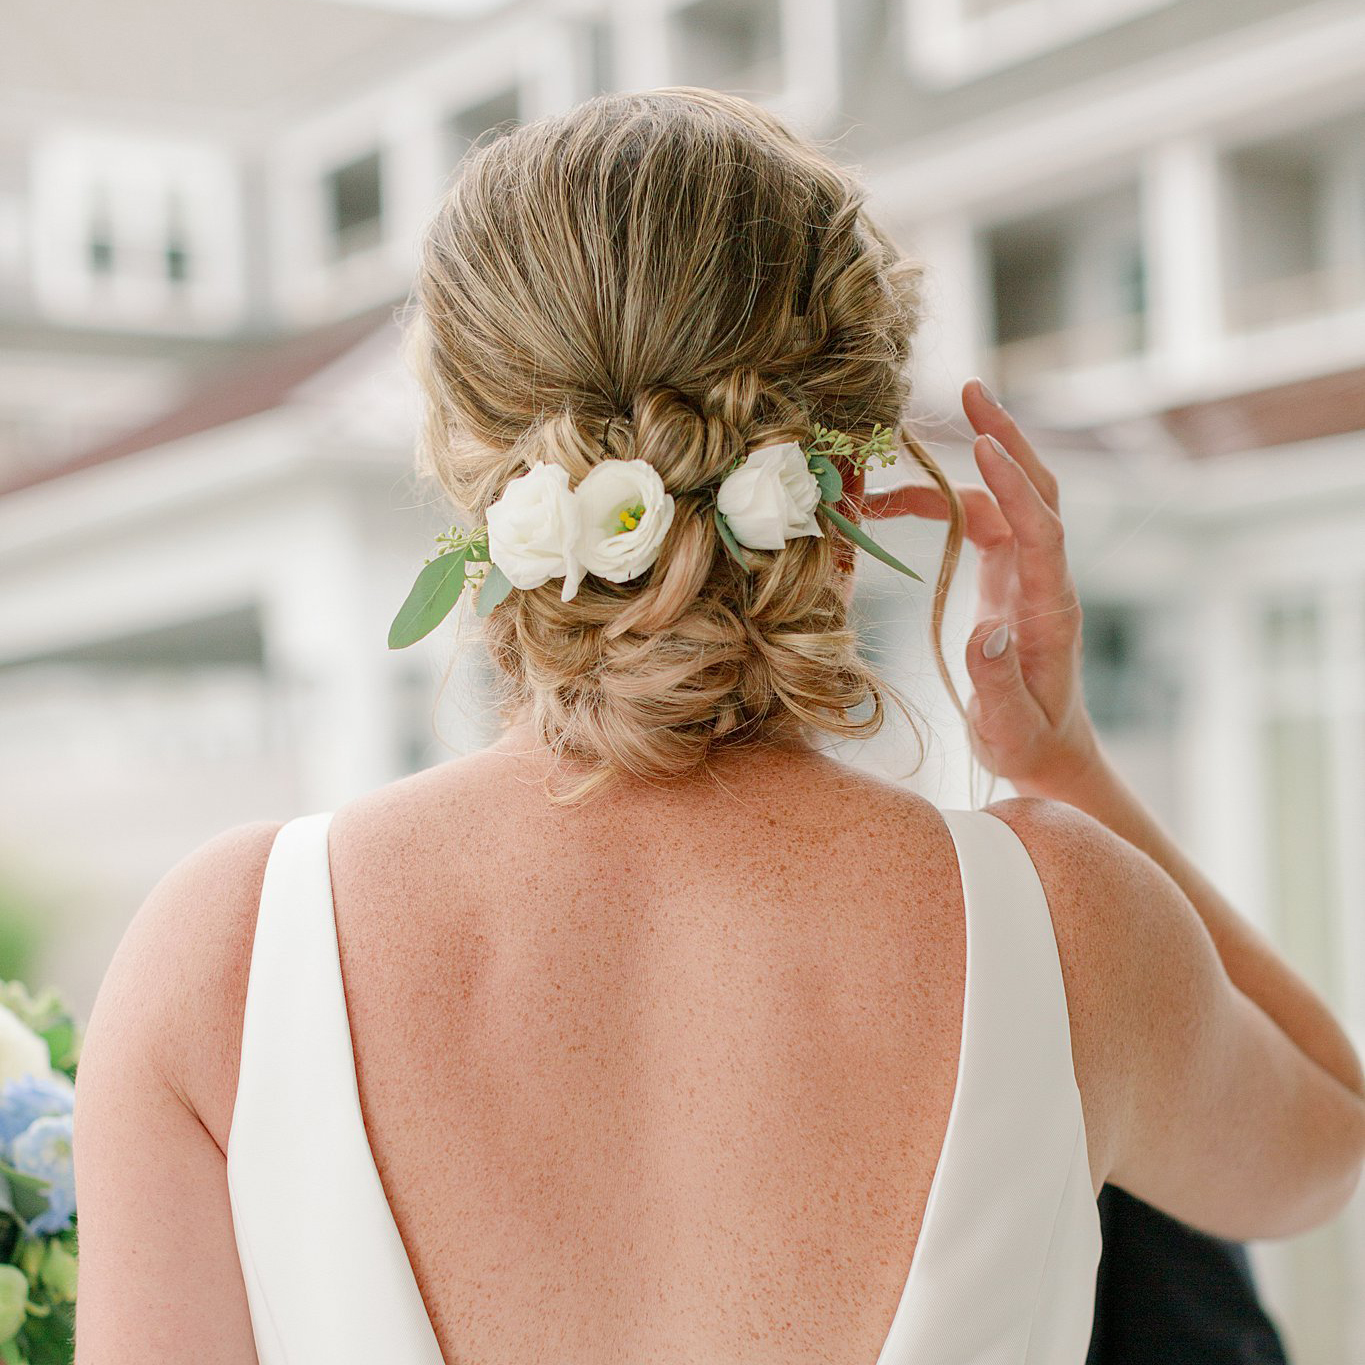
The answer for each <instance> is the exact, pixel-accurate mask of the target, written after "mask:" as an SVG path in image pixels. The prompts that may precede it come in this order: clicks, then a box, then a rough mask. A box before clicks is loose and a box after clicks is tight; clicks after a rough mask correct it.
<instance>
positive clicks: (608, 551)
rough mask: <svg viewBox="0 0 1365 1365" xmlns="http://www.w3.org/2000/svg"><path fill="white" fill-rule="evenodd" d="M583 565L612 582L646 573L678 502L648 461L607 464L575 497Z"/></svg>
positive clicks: (591, 475) (596, 469)
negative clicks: (674, 504)
mask: <svg viewBox="0 0 1365 1365" xmlns="http://www.w3.org/2000/svg"><path fill="white" fill-rule="evenodd" d="M574 497H575V498H577V500H578V508H579V520H580V524H581V531H580V533H579V541H578V559H579V562H580V563H581V564H582V565H583V567H584V568H585V569H586V570H587V571H588V572H589V573H595V574H596V575H597V576H598V577H599V578H605V579H606V580H607V581H608V582H609V583H624V582H626V580H627V579H630V578H635V577H637V576H638V575H640V574H642V573H644V571H645V570H646V569H647V568H649V566H650V565H651V564H653V563H654V561H655V560H656V559H657V558H658V557H659V546H661V545H662V544H663V542H664V536H666V535H667V534H668V528H669V527H670V526H671V525H672V524H673V499H672V497H671V496H670V495H669V494H668V493H666V492H665V491H664V481H663V480H662V479H661V478H660V477H659V471H658V470H657V469H655V468H654V466H653V465H652V464H650V463H649V461H648V460H603V461H602V463H601V464H598V465H594V466H593V467H592V469H590V470H589V471H588V473H587V476H586V477H585V478H584V479H583V480H582V482H581V483H579V485H578V488H577V489H576V490H575V492H574Z"/></svg>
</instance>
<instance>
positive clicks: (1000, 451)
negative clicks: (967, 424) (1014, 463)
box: [986, 432, 1014, 460]
mask: <svg viewBox="0 0 1365 1365" xmlns="http://www.w3.org/2000/svg"><path fill="white" fill-rule="evenodd" d="M986 440H987V441H989V442H990V445H991V449H992V450H994V451H995V453H996V454H997V455H999V456H1000V458H1001V459H1002V460H1013V459H1014V456H1013V455H1011V454H1010V453H1009V451H1008V450H1006V449H1005V447H1004V446H1002V445H1001V444H1000V442H999V441H997V440H996V439H995V437H994V436H992V435H991V434H990V433H989V432H987V433H986Z"/></svg>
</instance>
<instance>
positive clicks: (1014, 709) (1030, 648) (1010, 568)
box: [863, 379, 1098, 791]
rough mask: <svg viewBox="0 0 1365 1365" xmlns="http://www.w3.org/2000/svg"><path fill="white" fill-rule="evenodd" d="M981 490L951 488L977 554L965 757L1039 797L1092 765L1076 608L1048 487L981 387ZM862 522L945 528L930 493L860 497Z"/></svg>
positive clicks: (970, 387)
mask: <svg viewBox="0 0 1365 1365" xmlns="http://www.w3.org/2000/svg"><path fill="white" fill-rule="evenodd" d="M962 405H963V411H964V412H965V413H966V416H967V420H968V421H969V422H970V423H971V424H972V427H973V429H974V430H975V431H976V432H977V433H978V435H977V437H976V440H975V442H974V443H973V446H972V453H973V455H974V456H975V457H976V464H977V468H978V469H979V470H980V471H981V474H982V476H983V478H984V479H985V481H986V486H985V487H982V486H981V485H980V484H957V485H955V487H956V489H957V492H958V495H959V497H961V499H962V502H963V507H964V510H965V511H966V514H967V524H966V534H967V536H968V538H969V539H970V540H971V541H972V543H973V544H974V545H975V546H976V547H977V551H978V556H979V569H978V576H977V622H976V625H975V626H974V627H973V628H972V632H971V635H970V636H969V637H968V640H967V671H968V674H969V675H970V677H971V680H972V686H973V689H974V691H973V695H972V698H971V701H970V702H969V703H968V706H967V719H968V723H969V726H970V733H971V742H972V748H973V749H974V750H975V752H976V754H977V757H978V758H979V759H980V760H981V762H982V763H984V764H985V765H986V766H987V767H988V768H990V769H991V771H993V772H995V773H998V774H999V775H1000V776H1001V777H1004V778H1007V779H1008V780H1009V781H1011V782H1013V783H1015V785H1016V786H1017V787H1018V788H1019V789H1020V790H1021V791H1026V790H1033V791H1042V790H1045V789H1048V788H1052V787H1054V786H1056V785H1057V783H1058V781H1059V780H1061V779H1064V778H1065V777H1066V776H1067V775H1068V774H1070V773H1072V772H1074V771H1076V770H1077V769H1078V768H1081V767H1084V766H1085V765H1087V764H1089V763H1091V762H1092V761H1093V760H1094V758H1095V754H1096V751H1097V747H1098V745H1097V741H1096V737H1095V731H1094V726H1093V724H1092V722H1091V720H1090V716H1089V713H1088V712H1087V711H1086V708H1085V699H1084V696H1083V693H1082V689H1081V606H1080V601H1079V599H1078V597H1077V594H1076V585H1075V583H1074V581H1073V580H1072V577H1071V571H1070V568H1069V567H1068V565H1067V561H1066V548H1065V543H1064V537H1063V531H1062V521H1061V517H1060V515H1059V511H1058V489H1057V480H1056V477H1055V476H1054V475H1053V474H1052V472H1051V470H1049V469H1048V468H1047V466H1046V465H1044V464H1043V462H1042V460H1041V459H1040V458H1039V456H1038V453H1037V451H1035V450H1034V448H1033V446H1032V445H1031V444H1030V442H1029V441H1028V440H1027V438H1026V437H1025V436H1024V434H1023V433H1022V432H1021V431H1020V430H1019V428H1018V426H1017V425H1016V424H1015V421H1014V419H1013V418H1012V417H1011V416H1010V415H1009V413H1008V412H1006V411H1005V409H1004V408H1002V407H1001V406H1000V405H999V404H998V403H997V402H996V401H995V399H994V398H993V396H992V395H991V394H990V391H989V390H988V389H987V388H986V387H985V385H984V384H982V383H981V381H980V380H979V379H973V380H969V381H968V383H967V384H965V385H964V386H963V390H962ZM863 503H864V509H865V510H864V515H866V516H869V517H874V518H875V517H888V516H906V515H911V516H924V517H933V518H940V519H941V518H946V516H947V514H948V509H947V503H946V500H945V499H944V497H943V495H942V494H941V493H939V491H938V490H937V489H936V488H934V487H932V486H928V487H925V486H919V485H916V486H913V487H905V488H896V489H889V490H887V491H885V492H882V493H870V494H865V495H864V498H863Z"/></svg>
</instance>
